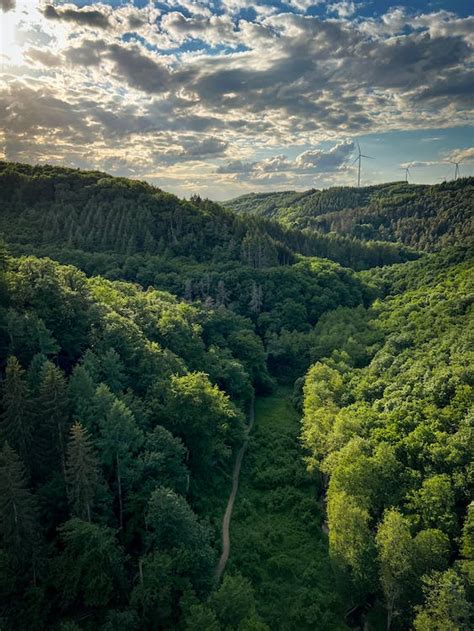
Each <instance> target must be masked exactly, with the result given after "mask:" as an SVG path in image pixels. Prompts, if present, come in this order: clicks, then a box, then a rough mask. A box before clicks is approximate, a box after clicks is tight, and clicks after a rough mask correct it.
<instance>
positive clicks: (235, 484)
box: [216, 397, 255, 582]
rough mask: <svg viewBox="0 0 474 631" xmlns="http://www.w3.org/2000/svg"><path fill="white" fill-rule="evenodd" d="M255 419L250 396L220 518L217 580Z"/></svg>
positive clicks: (226, 550)
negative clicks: (220, 547) (241, 440)
mask: <svg viewBox="0 0 474 631" xmlns="http://www.w3.org/2000/svg"><path fill="white" fill-rule="evenodd" d="M254 420H255V401H254V397H252V401H251V402H250V410H249V416H248V425H247V429H246V430H245V439H244V442H243V443H242V447H241V448H240V449H239V453H238V454H237V458H236V459H235V465H234V472H233V474H232V490H231V492H230V495H229V499H228V500H227V507H226V509H225V513H224V519H223V520H222V553H221V557H220V559H219V563H218V564H217V567H216V580H217V582H219V581H220V580H221V578H222V574H223V573H224V570H225V566H226V564H227V560H228V558H229V552H230V534H229V528H230V520H231V517H232V510H233V508H234V502H235V498H236V496H237V490H238V488H239V477H240V468H241V466H242V461H243V459H244V456H245V452H246V451H247V447H248V444H249V434H250V432H251V431H252V427H253V423H254Z"/></svg>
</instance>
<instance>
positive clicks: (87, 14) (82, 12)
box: [43, 4, 110, 29]
mask: <svg viewBox="0 0 474 631" xmlns="http://www.w3.org/2000/svg"><path fill="white" fill-rule="evenodd" d="M43 13H44V16H45V18H48V19H49V20H64V21H66V22H75V23H76V24H80V25H82V26H91V27H93V28H102V29H106V28H108V27H109V26H110V22H109V18H108V17H107V16H106V15H105V14H104V13H102V12H101V11H97V10H95V9H76V8H74V9H71V8H64V9H56V7H54V6H53V5H52V4H47V5H46V6H45V8H44V10H43Z"/></svg>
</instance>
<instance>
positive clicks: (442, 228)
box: [225, 177, 474, 264]
mask: <svg viewBox="0 0 474 631" xmlns="http://www.w3.org/2000/svg"><path fill="white" fill-rule="evenodd" d="M473 192H474V178H472V177H465V178H459V179H456V180H452V181H447V182H443V183H442V184H434V185H421V184H409V183H408V182H392V183H389V184H378V185H375V186H367V187H361V188H353V187H334V188H329V189H324V190H315V189H311V190H309V191H305V192H302V193H296V192H295V191H287V192H283V193H263V194H258V193H252V194H250V195H242V196H241V197H238V198H236V199H233V200H230V201H228V202H227V203H226V204H225V206H226V207H227V208H230V209H231V210H233V211H235V212H237V213H239V214H246V215H247V214H249V215H255V216H257V217H262V218H270V219H273V220H277V221H279V222H281V224H282V225H283V226H286V227H288V228H291V229H295V228H296V229H300V230H306V229H311V230H312V231H317V232H319V233H321V234H324V235H333V234H334V235H338V236H339V237H346V238H347V237H351V238H353V239H357V240H361V241H363V242H373V241H382V242H398V243H399V244H403V245H405V246H407V247H411V248H414V249H416V250H421V251H425V252H433V251H437V250H440V249H441V248H443V247H446V246H450V245H458V244H460V243H468V242H469V239H470V236H471V235H472V232H473V228H474V226H473V216H472V196H473ZM394 262H395V261H394ZM381 264H383V263H381Z"/></svg>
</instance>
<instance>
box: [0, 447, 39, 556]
mask: <svg viewBox="0 0 474 631" xmlns="http://www.w3.org/2000/svg"><path fill="white" fill-rule="evenodd" d="M35 529H36V510H35V502H34V497H33V495H32V494H31V492H30V490H29V489H28V486H27V482H26V472H25V468H24V466H23V464H22V462H21V460H20V459H19V457H18V454H17V453H16V452H15V450H14V449H12V448H11V447H10V445H9V444H8V442H6V443H5V444H4V446H3V449H2V450H1V451H0V538H1V541H2V545H3V546H4V547H5V548H6V549H7V550H9V551H10V552H11V553H12V554H13V556H14V557H15V558H16V559H17V560H19V561H24V560H26V559H28V558H29V556H30V555H31V552H32V547H33V541H34V533H35Z"/></svg>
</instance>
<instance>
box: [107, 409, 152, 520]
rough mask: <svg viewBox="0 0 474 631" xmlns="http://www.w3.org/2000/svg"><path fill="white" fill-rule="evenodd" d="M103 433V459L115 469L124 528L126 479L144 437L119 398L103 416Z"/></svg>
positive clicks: (120, 518) (120, 514)
mask: <svg viewBox="0 0 474 631" xmlns="http://www.w3.org/2000/svg"><path fill="white" fill-rule="evenodd" d="M100 433H101V439H100V446H101V451H102V461H103V462H104V464H106V465H108V466H109V467H110V468H111V470H112V471H113V475H114V477H115V481H116V485H117V496H118V503H119V524H120V528H122V527H123V496H124V481H125V480H126V478H127V473H128V470H129V468H130V466H131V463H132V460H133V455H134V454H135V453H136V451H137V450H138V448H139V447H140V445H141V443H142V439H143V437H142V433H141V431H140V429H139V428H138V427H137V424H136V422H135V418H134V416H133V414H132V413H131V412H130V410H129V409H128V407H127V406H126V405H125V404H124V403H123V402H122V401H119V400H118V399H115V401H114V402H113V403H112V405H111V406H110V408H109V410H108V411H107V413H106V415H105V418H103V419H101V427H100Z"/></svg>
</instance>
